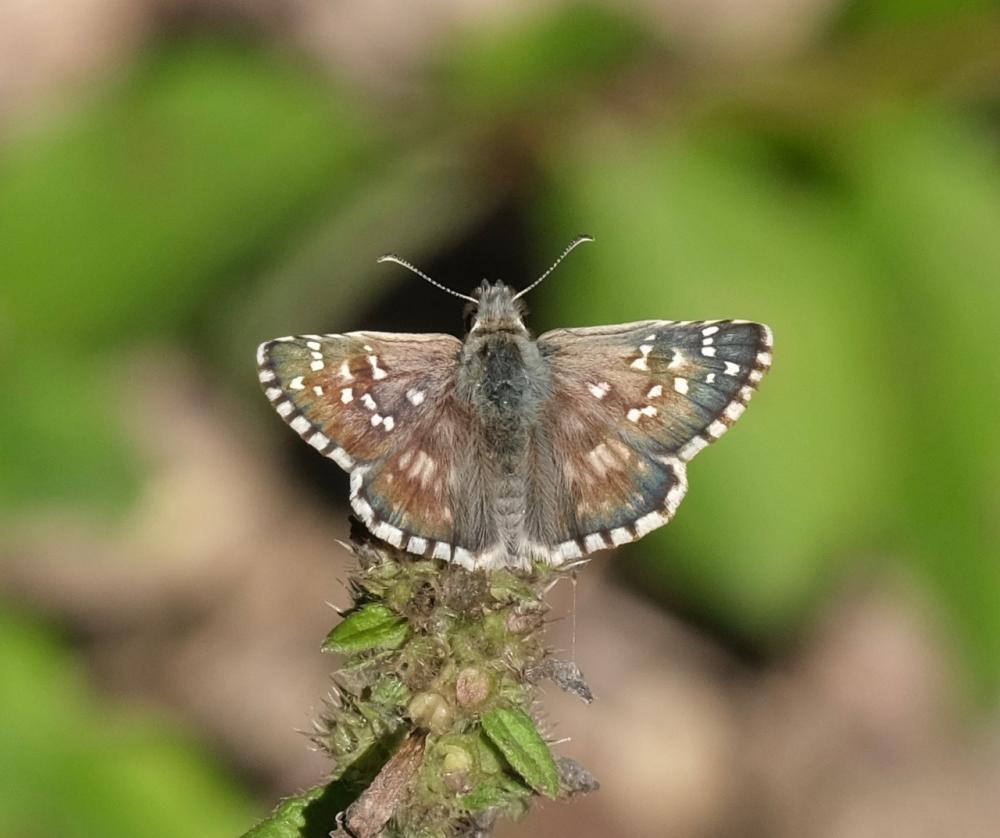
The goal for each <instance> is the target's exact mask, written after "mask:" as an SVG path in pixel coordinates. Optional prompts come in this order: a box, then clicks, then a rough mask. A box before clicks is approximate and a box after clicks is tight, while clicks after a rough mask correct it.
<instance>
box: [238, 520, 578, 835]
mask: <svg viewBox="0 0 1000 838" xmlns="http://www.w3.org/2000/svg"><path fill="white" fill-rule="evenodd" d="M350 549H351V550H352V551H353V552H354V553H355V555H356V557H357V558H358V562H359V570H358V572H357V573H356V575H355V576H353V577H352V578H351V580H350V583H349V590H350V591H351V594H352V596H353V599H354V604H353V607H352V608H351V609H350V610H348V611H347V612H345V614H344V617H343V619H342V620H341V622H340V623H339V624H338V625H337V626H336V627H335V628H334V629H333V630H332V631H331V632H330V633H329V635H328V636H327V638H326V641H325V642H324V644H323V649H324V650H325V651H330V652H335V653H337V654H340V655H342V656H343V661H342V664H341V666H340V668H339V669H338V670H337V671H336V672H334V674H333V676H332V681H333V688H332V690H331V694H330V697H329V699H328V701H327V703H326V706H325V709H324V711H323V713H322V715H321V718H320V719H318V720H317V723H316V731H315V733H314V734H313V740H314V741H315V743H316V744H317V745H318V746H319V747H320V748H321V749H322V750H323V751H325V752H326V753H327V754H329V756H330V757H331V759H332V761H333V771H332V775H331V782H330V783H329V784H328V785H327V786H326V787H324V788H322V789H315V790H313V791H312V792H310V793H308V794H307V795H304V796H302V797H300V798H294V799H293V800H291V801H286V802H285V803H284V804H282V806H280V807H279V808H278V810H277V811H276V812H275V814H274V815H273V816H272V817H271V818H270V819H269V820H267V821H265V822H263V823H262V824H260V825H258V826H257V827H256V828H255V829H254V830H252V831H251V832H250V833H248V835H249V836H252V838H289V837H290V836H306V835H309V836H312V835H316V836H320V835H328V834H340V835H349V836H353V838H374V837H375V836H384V838H457V836H463V838H473V836H478V837H479V838H485V836H489V835H491V834H492V829H493V824H494V823H495V822H496V821H497V820H498V819H500V818H517V817H520V816H521V815H523V814H525V813H526V812H527V811H528V809H529V808H530V807H531V804H532V802H533V801H534V800H535V799H536V798H538V797H539V796H543V797H547V798H550V799H569V798H571V797H573V796H575V795H578V794H583V793H587V792H590V791H594V790H596V789H597V782H596V781H595V780H594V778H593V777H592V776H591V775H590V773H589V772H588V771H587V770H586V769H584V768H582V767H581V766H580V765H578V764H577V763H575V762H574V761H572V760H567V759H560V760H557V759H556V758H555V757H554V756H553V754H552V752H551V750H550V748H549V745H548V743H547V741H546V737H545V735H544V732H543V731H542V730H540V729H539V725H538V722H537V721H536V717H535V712H534V710H535V704H536V700H537V697H538V689H539V688H538V686H537V685H538V682H539V681H541V680H542V679H544V678H547V679H550V680H552V681H554V682H555V683H557V684H559V686H561V687H562V688H563V689H565V690H567V691H569V692H571V693H573V694H575V695H578V696H580V697H581V698H582V699H583V700H584V701H588V702H589V701H590V700H592V695H591V693H590V690H589V688H588V687H587V685H586V683H585V682H584V680H583V677H582V675H581V674H580V670H579V668H577V667H576V666H575V664H572V663H567V662H565V661H555V660H551V659H549V657H548V650H547V648H546V646H545V643H544V638H543V628H544V623H545V615H546V613H547V610H548V609H547V606H546V604H545V601H544V599H543V596H544V592H545V591H546V590H548V588H549V587H550V586H551V583H552V581H553V579H554V577H555V575H556V574H558V573H559V571H556V570H553V569H551V568H542V567H540V568H536V569H534V570H532V571H530V572H514V571H511V570H506V569H502V570H493V571H467V570H465V569H463V568H461V567H458V566H456V565H453V564H448V563H446V562H441V561H436V560H427V559H420V558H416V557H413V556H410V555H407V554H405V553H403V552H401V551H399V550H396V549H395V548H392V547H390V546H389V545H386V544H383V543H382V542H379V541H376V540H375V539H373V538H372V536H370V535H369V534H367V533H365V532H363V531H360V530H358V529H355V531H354V532H353V533H352V544H351V545H350Z"/></svg>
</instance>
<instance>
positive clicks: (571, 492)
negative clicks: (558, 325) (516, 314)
mask: <svg viewBox="0 0 1000 838" xmlns="http://www.w3.org/2000/svg"><path fill="white" fill-rule="evenodd" d="M538 345H539V349H540V350H541V352H542V355H543V357H545V358H546V359H547V362H548V365H549V369H550V371H551V380H552V391H553V395H552V398H551V399H550V401H549V404H548V405H547V407H546V408H545V413H544V418H543V421H542V426H543V427H544V428H545V429H546V433H545V434H544V435H542V436H540V437H539V438H538V439H537V440H536V445H535V457H536V459H537V460H538V464H539V467H538V468H536V469H535V470H534V471H535V485H534V486H533V491H532V504H531V510H530V512H529V524H530V529H531V538H532V540H533V542H534V543H536V544H538V545H539V552H544V551H545V550H548V551H549V555H550V556H551V559H552V560H553V561H555V562H561V561H566V560H568V559H573V558H578V557H580V556H582V555H586V554H587V553H590V552H593V551H594V550H600V549H604V548H606V547H612V546H615V545H618V544H623V543H625V542H627V541H632V540H634V539H636V538H638V537H640V536H642V535H644V534H645V533H647V532H649V531H650V530H652V529H655V528H656V527H658V526H661V525H662V524H665V523H666V522H667V521H669V520H670V518H671V517H673V514H674V512H675V511H676V509H677V506H678V504H679V503H680V501H681V499H682V498H683V496H684V493H685V492H686V490H687V473H686V465H687V463H688V462H689V461H690V460H691V459H692V458H693V457H694V456H695V455H696V454H697V453H698V452H699V451H701V450H702V449H703V448H705V447H706V446H708V445H709V444H710V443H712V442H714V441H715V440H716V439H718V438H719V437H720V436H722V434H724V433H725V432H726V430H728V429H729V427H731V426H732V424H733V423H734V422H735V421H736V420H737V419H738V418H739V417H740V415H742V413H743V411H744V409H745V408H746V405H747V403H748V402H749V401H750V398H751V397H752V395H753V392H754V390H755V388H756V386H757V384H758V383H759V382H760V380H761V378H762V377H763V375H764V373H765V372H766V371H767V369H768V368H769V367H770V364H771V332H770V330H769V329H768V328H767V327H766V326H763V325H762V324H759V323H750V322H746V321H734V320H720V321H696V322H671V321H664V320H650V321H643V322H638V323H627V324H623V325H619V326H601V327H595V328H586V329H558V330H555V331H552V332H547V333H546V334H543V335H542V336H541V337H540V338H539V339H538ZM552 522H558V524H557V525H556V526H553V523H552Z"/></svg>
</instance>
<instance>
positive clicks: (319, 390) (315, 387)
mask: <svg viewBox="0 0 1000 838" xmlns="http://www.w3.org/2000/svg"><path fill="white" fill-rule="evenodd" d="M313 392H314V393H315V394H316V395H317V396H322V395H323V388H322V387H320V386H319V385H318V384H314V385H313Z"/></svg>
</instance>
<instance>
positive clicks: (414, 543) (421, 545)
mask: <svg viewBox="0 0 1000 838" xmlns="http://www.w3.org/2000/svg"><path fill="white" fill-rule="evenodd" d="M406 549H407V550H409V551H410V552H411V553H420V554H423V553H426V552H427V539H426V538H420V537H419V536H416V535H413V536H410V540H409V542H408V543H407V545H406Z"/></svg>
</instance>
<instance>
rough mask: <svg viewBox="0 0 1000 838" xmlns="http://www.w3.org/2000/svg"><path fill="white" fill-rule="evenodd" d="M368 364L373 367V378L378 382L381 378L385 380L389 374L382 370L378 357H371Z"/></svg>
mask: <svg viewBox="0 0 1000 838" xmlns="http://www.w3.org/2000/svg"><path fill="white" fill-rule="evenodd" d="M368 363H369V364H370V365H371V368H372V378H374V379H375V380H376V381H378V380H379V379H381V378H385V377H386V376H387V375H388V374H389V373H387V372H386V371H385V370H384V369H381V368H380V367H379V365H378V355H369V356H368Z"/></svg>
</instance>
